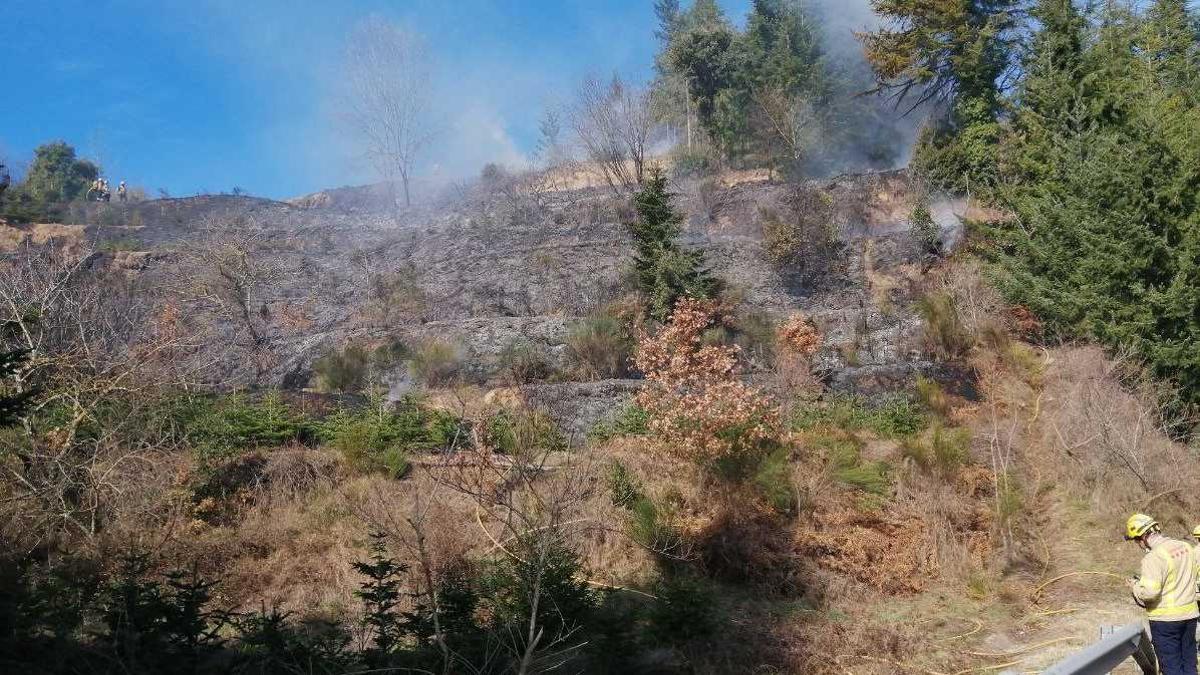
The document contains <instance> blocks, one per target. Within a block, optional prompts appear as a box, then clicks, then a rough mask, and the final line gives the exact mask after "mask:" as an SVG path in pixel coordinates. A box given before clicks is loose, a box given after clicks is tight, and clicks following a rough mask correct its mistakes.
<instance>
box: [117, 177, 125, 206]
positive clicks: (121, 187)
mask: <svg viewBox="0 0 1200 675" xmlns="http://www.w3.org/2000/svg"><path fill="white" fill-rule="evenodd" d="M117 201H119V202H123V201H125V181H121V182H120V183H118V184H117Z"/></svg>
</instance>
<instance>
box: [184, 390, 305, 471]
mask: <svg viewBox="0 0 1200 675" xmlns="http://www.w3.org/2000/svg"><path fill="white" fill-rule="evenodd" d="M168 406H169V414H170V415H171V416H172V417H174V419H175V421H176V422H177V423H178V425H179V429H180V431H181V435H182V436H184V437H185V438H186V440H187V441H189V442H190V443H191V444H192V445H193V447H195V449H196V455H197V457H198V458H200V459H201V460H202V461H215V460H221V459H226V458H229V457H232V456H235V455H237V454H239V453H241V452H243V451H246V450H252V449H255V448H264V447H276V446H280V445H286V444H288V443H304V442H308V441H310V440H311V439H312V438H313V434H314V427H313V425H312V421H311V420H309V419H308V418H307V417H306V416H305V415H303V414H300V413H297V412H296V411H295V410H293V409H292V407H291V406H289V405H288V404H287V403H286V402H285V401H284V400H283V398H282V396H280V394H279V393H277V392H271V393H268V394H267V395H266V396H264V397H262V398H261V399H259V400H252V399H249V398H247V397H246V396H243V395H234V396H229V397H222V398H216V397H202V396H184V397H180V398H178V399H175V400H174V401H172V402H170V403H169V404H168Z"/></svg>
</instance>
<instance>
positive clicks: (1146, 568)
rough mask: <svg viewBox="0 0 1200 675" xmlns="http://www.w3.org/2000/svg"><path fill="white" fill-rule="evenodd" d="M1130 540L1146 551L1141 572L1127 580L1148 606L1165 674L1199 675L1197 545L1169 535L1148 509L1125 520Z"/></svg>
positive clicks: (1137, 598)
mask: <svg viewBox="0 0 1200 675" xmlns="http://www.w3.org/2000/svg"><path fill="white" fill-rule="evenodd" d="M1125 540H1126V541H1136V542H1137V543H1138V546H1140V547H1141V548H1142V549H1143V550H1144V551H1146V555H1145V556H1144V557H1143V558H1142V569H1141V573H1140V574H1139V575H1138V576H1135V577H1132V578H1130V579H1127V580H1126V581H1125V584H1126V585H1127V586H1129V589H1130V591H1132V592H1133V599H1134V601H1135V602H1137V604H1138V605H1139V606H1141V607H1144V608H1145V609H1146V618H1147V619H1149V620H1150V640H1151V641H1152V642H1153V643H1154V652H1155V654H1157V655H1158V667H1159V670H1160V671H1161V672H1162V674H1163V675H1197V673H1196V617H1198V616H1200V609H1198V608H1197V605H1196V563H1197V558H1196V551H1195V549H1193V548H1192V547H1191V546H1188V545H1187V544H1186V543H1184V542H1182V541H1178V540H1175V539H1169V538H1167V537H1164V536H1163V534H1162V532H1161V528H1160V527H1159V525H1158V521H1157V520H1155V519H1153V518H1151V517H1150V516H1148V515H1146V514H1144V513H1135V514H1133V515H1132V516H1129V520H1127V521H1125Z"/></svg>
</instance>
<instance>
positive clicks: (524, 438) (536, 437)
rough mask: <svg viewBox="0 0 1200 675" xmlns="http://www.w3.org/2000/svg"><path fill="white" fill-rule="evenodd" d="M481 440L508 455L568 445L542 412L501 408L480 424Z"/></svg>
mask: <svg viewBox="0 0 1200 675" xmlns="http://www.w3.org/2000/svg"><path fill="white" fill-rule="evenodd" d="M480 436H481V438H482V440H483V442H484V443H485V444H486V445H487V446H488V447H490V448H491V449H492V450H494V451H495V452H499V453H501V454H504V455H509V456H511V457H522V456H526V457H527V456H530V455H532V456H537V455H540V454H544V453H547V452H561V451H563V450H566V449H567V439H566V438H565V437H564V436H563V435H562V432H561V431H559V430H558V425H556V424H555V423H554V420H553V419H551V418H550V416H549V415H546V414H545V413H543V412H540V411H536V410H532V411H511V410H500V411H499V412H497V413H495V414H493V415H492V416H491V417H490V418H488V419H487V421H486V422H485V423H484V425H483V430H482V433H481V434H480Z"/></svg>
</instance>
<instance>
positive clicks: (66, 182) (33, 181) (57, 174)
mask: <svg viewBox="0 0 1200 675" xmlns="http://www.w3.org/2000/svg"><path fill="white" fill-rule="evenodd" d="M99 175H100V168H99V167H98V166H96V165H95V164H93V163H91V162H89V161H87V160H83V159H78V158H77V157H76V156H75V148H73V147H71V146H70V145H67V144H66V143H64V142H62V141H56V142H54V143H46V144H45V145H41V146H38V148H37V149H36V150H34V151H33V163H32V164H30V165H29V171H28V172H27V173H26V174H25V180H24V181H23V182H22V183H21V190H22V191H23V192H24V193H26V194H27V195H28V196H29V197H30V198H31V199H33V200H35V201H37V202H39V203H42V204H49V203H54V202H68V201H71V200H74V199H80V198H82V197H83V196H84V194H85V193H86V192H87V190H88V187H89V185H90V183H91V182H92V181H93V180H95V179H96V177H97V176H99Z"/></svg>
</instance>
